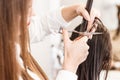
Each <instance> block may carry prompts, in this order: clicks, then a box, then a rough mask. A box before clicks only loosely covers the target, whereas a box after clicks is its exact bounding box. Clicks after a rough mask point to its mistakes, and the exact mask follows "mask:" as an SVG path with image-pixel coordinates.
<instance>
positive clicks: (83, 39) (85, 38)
mask: <svg viewBox="0 0 120 80" xmlns="http://www.w3.org/2000/svg"><path fill="white" fill-rule="evenodd" d="M78 41H80V42H81V41H84V42H87V41H88V37H87V36H83V37H82V38H80V39H79V40H78Z"/></svg>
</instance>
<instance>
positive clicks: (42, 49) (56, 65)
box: [31, 0, 120, 80]
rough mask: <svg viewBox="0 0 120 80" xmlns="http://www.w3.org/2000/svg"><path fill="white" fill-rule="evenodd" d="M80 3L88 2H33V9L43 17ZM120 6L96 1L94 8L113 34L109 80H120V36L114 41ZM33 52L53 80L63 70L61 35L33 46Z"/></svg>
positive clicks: (110, 0) (111, 0) (107, 0)
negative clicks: (48, 13) (61, 8)
mask: <svg viewBox="0 0 120 80" xmlns="http://www.w3.org/2000/svg"><path fill="white" fill-rule="evenodd" d="M79 3H86V0H33V9H34V11H35V13H36V15H43V14H44V13H47V12H49V11H51V10H54V9H57V8H60V7H62V6H67V5H71V4H79ZM119 6H120V0H94V3H93V7H95V8H96V9H98V11H100V13H101V17H100V19H101V20H102V22H103V23H104V25H105V26H106V27H107V28H108V29H109V31H110V34H111V40H112V45H113V61H112V69H111V70H110V72H109V75H108V80H120V76H119V75H120V35H118V36H117V38H116V39H113V38H114V34H115V32H116V30H117V28H118V26H120V23H119V20H120V19H119V18H120V15H118V11H120V7H119ZM119 14H120V13H119ZM81 19H82V18H81V17H77V18H76V19H74V20H73V21H72V22H71V24H70V25H69V27H68V30H72V29H74V28H75V27H76V26H77V25H78V24H79V23H80V22H81ZM53 39H54V41H53ZM31 50H32V55H33V56H34V58H35V59H36V60H37V61H38V63H39V64H40V65H41V67H42V68H43V69H44V71H45V72H46V74H47V75H48V77H49V78H50V79H51V80H53V79H54V78H55V76H56V74H57V72H58V70H59V69H60V68H61V64H62V60H63V41H62V38H61V35H60V34H51V35H49V36H47V37H45V38H44V39H43V40H42V41H41V42H39V43H34V44H31ZM103 72H104V71H103ZM101 76H102V75H101ZM101 80H102V78H101Z"/></svg>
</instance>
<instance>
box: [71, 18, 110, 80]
mask: <svg viewBox="0 0 120 80" xmlns="http://www.w3.org/2000/svg"><path fill="white" fill-rule="evenodd" d="M95 21H97V22H96V23H97V24H98V26H97V30H96V32H102V33H103V34H100V35H94V36H93V38H92V39H91V40H88V45H89V46H90V49H89V55H88V57H87V59H86V61H85V62H83V63H82V64H80V65H79V67H78V69H77V75H78V80H99V75H100V72H101V71H102V70H106V71H108V69H109V67H110V60H111V41H110V35H109V32H108V30H107V29H106V27H105V26H104V25H103V24H102V22H101V21H100V19H98V18H96V20H95ZM82 25H83V24H80V25H79V26H77V27H76V30H78V29H79V30H80V31H84V29H83V26H82ZM74 34H75V33H73V34H72V36H71V39H72V40H73V39H75V38H76V35H78V34H75V36H74ZM106 77H107V73H106ZM105 80H106V78H105Z"/></svg>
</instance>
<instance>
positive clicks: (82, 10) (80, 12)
mask: <svg viewBox="0 0 120 80" xmlns="http://www.w3.org/2000/svg"><path fill="white" fill-rule="evenodd" d="M76 11H77V14H78V15H81V16H83V17H84V18H85V19H86V20H88V21H90V15H89V13H88V11H87V10H86V9H85V8H84V7H79V8H78V9H77V10H76Z"/></svg>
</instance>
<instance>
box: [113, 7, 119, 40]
mask: <svg viewBox="0 0 120 80" xmlns="http://www.w3.org/2000/svg"><path fill="white" fill-rule="evenodd" d="M117 10H118V12H117V18H118V27H117V29H116V32H115V35H114V37H113V39H116V38H117V37H118V36H119V35H120V5H117Z"/></svg>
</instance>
